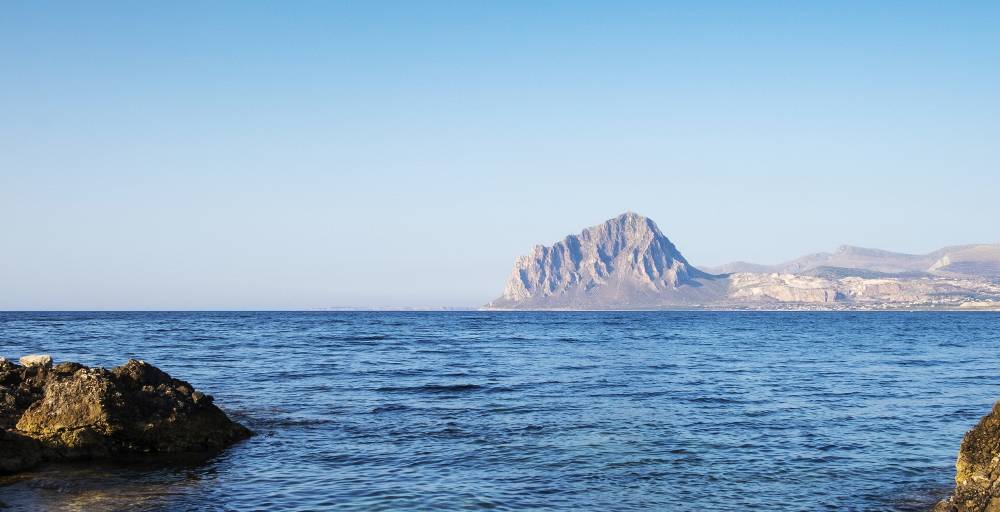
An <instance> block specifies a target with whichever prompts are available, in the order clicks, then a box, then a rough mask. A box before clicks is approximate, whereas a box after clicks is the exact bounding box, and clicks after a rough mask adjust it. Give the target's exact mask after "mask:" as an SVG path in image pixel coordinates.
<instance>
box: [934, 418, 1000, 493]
mask: <svg viewBox="0 0 1000 512" xmlns="http://www.w3.org/2000/svg"><path fill="white" fill-rule="evenodd" d="M934 512H1000V402H997V403H996V404H994V405H993V411H992V412H990V414H988V415H986V416H985V417H983V419H981V420H979V424H977V425H976V426H975V427H974V428H973V429H972V430H970V431H968V432H967V433H966V434H965V437H964V438H963V439H962V447H961V448H960V449H959V452H958V461H957V462H956V463H955V492H954V493H953V494H952V495H951V497H950V498H948V499H946V500H944V501H942V502H940V503H938V504H937V506H936V507H934Z"/></svg>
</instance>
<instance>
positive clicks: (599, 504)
mask: <svg viewBox="0 0 1000 512" xmlns="http://www.w3.org/2000/svg"><path fill="white" fill-rule="evenodd" d="M998 348H1000V315H992V314H988V313H955V314H951V313H928V314H907V313H887V314H882V313H872V314H858V313H707V312H701V313H691V312H666V313H663V312H660V313H547V314H543V313H485V312H484V313H0V355H5V356H8V357H12V356H18V355H21V354H24V353H38V352H42V353H50V354H52V355H53V356H54V357H55V358H56V359H57V360H75V361H80V362H82V363H85V364H89V365H102V366H113V365H117V364H120V363H122V362H124V361H125V360H126V359H127V358H129V357H139V358H142V359H146V360H147V361H150V362H152V363H153V364H156V365H157V366H159V367H161V368H163V369H164V370H166V371H168V372H169V373H171V374H172V375H174V376H175V377H178V378H182V379H185V380H188V381H191V382H192V383H194V384H195V385H196V386H197V387H198V388H199V389H203V390H205V391H206V392H209V393H211V394H213V395H215V397H216V403H217V404H219V405H220V406H221V407H223V408H224V409H226V410H227V411H228V412H229V413H230V414H231V415H232V416H233V417H234V418H235V419H237V420H239V421H241V422H243V423H244V424H246V425H247V426H249V427H250V428H252V429H254V430H255V431H257V432H258V435H257V436H255V437H254V438H252V439H250V440H248V441H245V442H243V443H240V444H238V445H236V446H234V447H233V448H231V449H229V450H227V451H225V452H223V453H221V454H218V455H216V456H212V457H209V458H207V459H202V460H170V461H157V462H156V463H129V464H108V463H77V464H63V465H58V464H52V465H48V466H45V467H42V468H39V469H38V470H36V471H33V472H29V473H24V474H21V475H16V476H8V477H2V478H0V501H3V502H4V503H6V504H7V505H8V506H9V507H10V509H11V510H40V511H43V510H44V511H49V510H55V511H63V510H65V511H77V510H79V511H84V510H86V511H91V510H129V511H132V510H149V511H161V510H162V511H176V510H180V511H184V510H209V511H216V510H218V511H224V510H234V511H244V510H292V511H306V510H329V509H347V510H421V509H422V510H455V509H462V510H465V509H499V510H504V509H507V510H512V509H573V510H602V511H603V510H649V509H658V510H699V511H704V510H726V511H730V510H768V511H785V510H788V511H793V510H795V511H797V510H802V511H815V510H837V511H868V510H880V511H881V510H894V511H910V510H912V511H916V510H926V509H927V507H928V506H929V504H931V503H932V502H933V501H934V500H935V499H936V498H939V497H941V496H943V495H945V494H946V493H947V492H948V488H949V486H950V484H951V478H952V476H953V474H954V473H953V467H954V459H955V455H956V453H957V450H958V444H959V442H960V440H961V436H962V434H963V433H964V432H965V430H966V429H968V428H969V427H971V426H972V425H973V424H974V423H975V422H976V421H977V420H978V418H979V417H980V416H982V415H983V414H985V413H986V412H987V411H988V410H989V407H990V405H991V404H992V402H993V401H994V400H995V399H997V398H1000V381H998V380H997V379H995V376H996V375H998V374H1000V359H998V358H997V356H996V354H1000V351H998Z"/></svg>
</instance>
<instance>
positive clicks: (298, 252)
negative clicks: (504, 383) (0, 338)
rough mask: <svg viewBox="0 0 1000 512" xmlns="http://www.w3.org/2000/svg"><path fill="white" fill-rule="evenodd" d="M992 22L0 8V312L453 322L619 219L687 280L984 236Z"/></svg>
mask: <svg viewBox="0 0 1000 512" xmlns="http://www.w3.org/2000/svg"><path fill="white" fill-rule="evenodd" d="M998 18H1000V5H998V4H995V3H989V2H982V3H977V2H970V3H964V4H962V5H936V4H932V3H930V2H909V3H894V2H888V3H880V4H878V5H872V4H870V3H853V2H845V3H838V4H836V5H827V6H818V5H800V4H793V3H783V2H773V3H766V4H757V5H748V4H737V3H723V4H717V5H716V6H715V7H714V8H711V9H710V8H708V7H707V6H691V5H686V6H681V5H676V4H670V3H654V2H627V3H624V4H621V3H616V4H615V5H602V4H599V3H586V2H584V3H577V2H573V3H570V2H554V3H547V4H545V5H537V4H529V3H521V4H495V5H478V4H477V5H473V4H469V5H463V4H455V3H438V2H431V3H426V4H421V5H417V4H411V3H404V2H399V3H383V2H373V3H365V4H364V5H347V4H325V3H319V4H308V8H305V7H304V6H297V5H286V4H243V3H236V2H231V3H227V2H220V3H213V4H209V5H202V4H194V3H175V4H170V5H152V4H148V5H144V4H131V3H113V2H112V3H105V4H101V5H99V6H97V5H93V6H87V5H73V4H58V5H57V6H53V5H48V4H44V3H37V4H36V3H21V4H12V5H8V6H6V7H5V13H4V16H3V17H0V43H2V44H0V56H2V57H3V60H4V63H5V65H4V68H5V69H4V72H3V73H4V77H5V80H4V87H3V88H0V109H2V111H3V113H4V115H3V121H2V122H0V216H2V218H3V219H5V221H6V222H5V229H4V232H3V235H2V237H0V239H2V242H0V289H2V290H3V292H2V293H0V309H4V310H10V309H85V310H86V309H273V308H280V309H310V308H325V307H384V306H414V307H433V306H477V305H480V304H483V303H485V302H486V301H488V300H490V299H492V298H494V297H496V296H497V295H498V293H499V292H500V291H501V290H502V288H503V285H504V281H505V280H506V278H507V275H508V273H509V272H510V268H511V264H512V262H513V261H514V258H515V257H516V256H518V255H520V254H525V253H527V252H528V251H529V250H530V248H531V247H532V246H533V245H535V244H539V243H544V244H551V243H553V242H556V241H558V240H561V239H562V238H563V237H565V236H566V235H569V234H575V233H579V232H580V230H582V229H583V228H585V227H588V226H591V225H595V224H598V223H601V222H603V221H605V220H607V219H609V218H612V217H614V216H616V215H618V214H620V213H622V212H624V211H629V210H630V211H634V212H637V213H640V214H642V215H645V216H647V217H649V218H651V219H653V220H654V221H655V222H656V223H657V225H658V226H659V227H660V229H661V230H662V231H663V232H664V233H665V234H666V235H667V236H668V237H669V238H670V240H671V241H673V242H674V243H675V244H676V245H677V247H678V248H679V249H680V251H681V252H682V253H683V254H684V256H685V257H686V258H687V259H688V260H689V261H690V262H691V263H693V264H694V265H696V266H700V267H710V266H715V265H720V264H724V263H728V262H731V261H736V260H743V261H749V262H755V263H778V262H782V261H787V260H790V259H792V258H795V257H798V256H801V255H803V254H807V253H813V252H820V251H832V250H834V249H835V248H836V247H837V246H839V245H843V244H850V245H856V246H861V247H871V248H878V249H885V250H890V251H898V252H906V253H915V254H920V253H927V252H930V251H933V250H936V249H939V248H942V247H945V246H950V245H960V244H969V243H997V242H1000V231H998V229H997V219H1000V201H998V200H997V197H1000V186H998V183H1000V182H998V175H997V172H998V169H1000V156H998V154H997V151H996V140H997V139H998V134H1000V67H998V66H997V65H996V63H997V58H998V56H1000V55H998V53H1000V51H998V49H1000V33H998V32H997V31H996V30H995V23H996V20H997V19H998Z"/></svg>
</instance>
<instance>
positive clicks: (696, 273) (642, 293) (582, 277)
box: [490, 213, 713, 308]
mask: <svg viewBox="0 0 1000 512" xmlns="http://www.w3.org/2000/svg"><path fill="white" fill-rule="evenodd" d="M712 280H713V276H711V275H709V274H707V273H705V272H702V271H700V270H698V269H696V268H694V267H693V266H692V265H691V264H690V263H688V261H687V260H686V259H684V256H683V255H681V253H680V251H678V250H677V247H675V246H674V244H673V243H671V242H670V240H669V239H667V237H666V236H664V235H663V233H662V232H660V230H659V228H657V227H656V224H654V223H653V221H651V220H649V219H647V218H646V217H643V216H641V215H638V214H635V213H625V214H622V215H619V216H618V217H615V218H614V219H611V220H609V221H607V222H604V223H603V224H600V225H597V226H593V227H590V228H587V229H585V230H583V232H581V233H580V234H579V235H570V236H567V237H566V238H565V239H563V240H562V241H560V242H557V243H555V244H553V245H552V246H551V247H545V246H541V245H538V246H535V247H534V249H533V250H532V252H531V253H530V254H528V255H526V256H520V257H518V258H517V260H516V261H515V263H514V269H513V271H512V272H511V275H510V278H509V279H508V281H507V286H506V287H505V288H504V293H503V296H502V297H500V298H499V299H497V300H495V301H494V302H493V303H491V304H490V305H491V306H493V307H529V308H530V307H565V308H593V307H605V306H610V307H622V308H627V307H654V306H659V305H670V304H681V303H686V302H687V301H689V300H691V299H692V298H696V297H697V296H699V295H704V296H705V297H706V298H707V297H708V296H709V295H711V294H712V291H710V290H708V289H707V287H706V286H705V285H706V284H709V283H710V282H711V281H712Z"/></svg>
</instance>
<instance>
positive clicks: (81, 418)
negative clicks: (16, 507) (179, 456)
mask: <svg viewBox="0 0 1000 512" xmlns="http://www.w3.org/2000/svg"><path fill="white" fill-rule="evenodd" d="M0 426H2V427H3V429H5V430H4V431H3V432H4V437H3V438H0V442H2V443H3V446H4V447H8V446H9V447H11V450H12V451H11V452H10V453H13V454H27V455H25V456H23V457H22V456H21V455H11V456H10V457H5V458H3V459H0V470H5V471H14V470H17V469H20V468H22V467H24V466H25V465H31V464H33V463H37V462H38V461H39V460H73V459H84V458H104V457H118V456H131V455H139V454H151V453H187V452H206V451H214V450H218V449H221V448H224V447H226V446H228V445H230V444H232V443H234V442H236V441H239V440H241V439H244V438H246V437H249V436H250V435H251V432H250V431H249V430H247V429H246V428H245V427H243V426H242V425H239V424H238V423H235V422H233V421H231V420H230V419H229V418H228V417H227V416H226V414H225V413H223V412H222V411H221V410H220V409H219V408H218V407H216V406H215V405H213V404H212V400H211V397H209V396H208V395H204V394H202V393H201V392H198V391H195V390H194V387H193V386H192V385H191V384H189V383H187V382H184V381H182V380H178V379H174V378H171V377H170V376H169V375H167V374H166V373H164V372H163V371H161V370H159V369H158V368H156V367H154V366H152V365H150V364H148V363H145V362H143V361H137V360H131V361H129V362H128V363H127V364H125V365H122V366H119V367H117V368H114V369H111V370H106V369H103V368H88V367H86V366H83V365H81V364H78V363H60V364H58V365H55V366H53V367H48V366H41V365H34V366H17V365H14V364H12V363H10V362H9V361H8V362H3V363H0ZM32 447H34V451H35V453H36V455H37V457H33V456H30V454H31V452H32ZM15 448H16V450H15Z"/></svg>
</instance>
